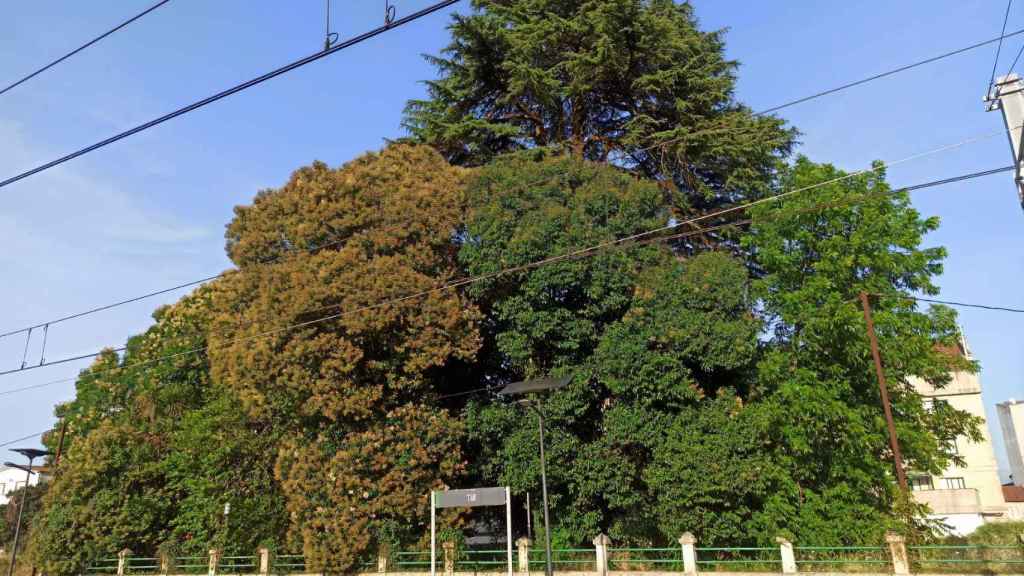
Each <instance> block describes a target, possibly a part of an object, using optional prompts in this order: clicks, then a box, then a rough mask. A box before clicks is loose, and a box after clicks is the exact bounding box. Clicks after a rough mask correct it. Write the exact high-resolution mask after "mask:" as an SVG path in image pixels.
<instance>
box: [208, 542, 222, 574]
mask: <svg viewBox="0 0 1024 576" xmlns="http://www.w3.org/2000/svg"><path fill="white" fill-rule="evenodd" d="M218 564H220V550H218V549H217V548H210V564H209V565H208V566H207V570H206V573H207V575H208V576H217V565H218Z"/></svg>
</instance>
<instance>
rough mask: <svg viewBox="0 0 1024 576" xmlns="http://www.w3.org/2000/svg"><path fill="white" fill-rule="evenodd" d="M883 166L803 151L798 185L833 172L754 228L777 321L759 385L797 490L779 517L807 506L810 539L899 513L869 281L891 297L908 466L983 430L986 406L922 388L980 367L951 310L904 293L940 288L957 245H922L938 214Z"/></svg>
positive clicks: (879, 307)
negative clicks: (958, 404) (975, 412)
mask: <svg viewBox="0 0 1024 576" xmlns="http://www.w3.org/2000/svg"><path fill="white" fill-rule="evenodd" d="M876 168H878V167H877V166H876ZM884 177H885V174H884V171H883V170H881V169H878V170H875V171H873V172H868V173H864V174H860V175H856V176H848V175H846V174H844V173H842V172H841V171H838V170H836V169H835V168H833V167H831V166H829V165H819V164H814V163H812V162H810V161H809V160H807V159H804V158H800V159H798V160H797V162H796V163H795V165H794V166H793V167H792V169H791V170H789V171H788V172H787V173H786V174H785V177H784V178H783V182H784V184H785V187H786V189H796V188H802V187H805V186H809V185H812V184H819V183H822V182H831V183H829V184H825V185H823V186H819V187H817V188H815V189H813V190H808V191H806V192H803V193H800V194H798V195H794V196H790V197H789V198H787V199H785V200H782V201H780V202H778V203H768V204H762V205H760V206H758V207H755V208H754V209H752V210H751V212H752V216H753V218H754V225H753V226H752V227H751V230H750V233H749V235H748V236H747V237H746V238H745V240H744V246H745V248H746V249H747V250H749V251H750V253H751V262H752V266H753V267H755V268H756V269H757V270H759V272H760V278H759V279H758V280H757V282H756V283H755V294H756V295H757V296H758V298H760V306H761V308H762V313H763V315H764V317H765V321H766V325H767V326H769V327H770V328H771V339H770V341H769V342H768V343H767V346H766V347H765V350H764V352H763V354H762V355H761V358H760V361H759V363H758V378H757V379H758V386H759V387H760V388H761V389H762V392H761V393H762V394H763V395H764V402H765V404H766V406H767V407H768V408H769V409H770V410H772V411H773V412H774V413H775V418H776V419H777V420H776V423H775V424H774V425H773V429H774V430H775V433H774V435H775V438H776V441H777V442H778V444H777V446H778V448H777V450H776V451H775V454H774V458H775V459H776V461H777V462H778V463H780V464H781V465H783V466H785V467H786V468H787V469H788V471H789V475H790V477H791V478H792V480H793V482H794V483H795V485H794V488H795V490H796V491H795V493H794V494H793V497H792V498H791V499H790V500H789V501H788V502H779V503H778V504H777V506H778V509H777V514H776V515H775V516H776V517H775V519H774V520H772V522H773V523H775V524H777V525H779V526H781V525H782V522H783V520H782V519H783V518H785V517H786V516H787V515H788V516H789V517H791V518H795V520H790V521H789V522H788V523H789V528H790V530H791V531H792V532H794V533H796V534H798V535H800V536H804V537H816V538H819V539H822V540H832V539H833V538H834V539H835V541H839V540H844V539H845V540H848V541H855V540H858V539H861V540H863V541H876V542H877V541H878V538H880V536H881V530H882V529H883V528H884V527H887V526H890V525H891V524H892V518H891V516H892V509H893V504H894V498H895V488H894V478H893V474H892V472H891V470H892V464H891V463H892V456H891V453H890V451H889V447H888V439H887V433H886V428H885V422H884V419H883V418H882V410H881V406H880V399H879V393H878V385H877V383H876V380H875V377H874V372H873V364H872V360H871V356H870V351H869V347H868V342H867V338H866V333H865V324H864V318H863V313H862V310H861V309H860V306H859V304H858V300H857V296H858V293H859V292H860V291H865V292H868V293H870V294H878V295H881V297H876V298H874V301H873V310H874V320H875V325H876V330H877V333H878V338H879V345H880V348H881V350H882V356H883V364H884V366H885V372H886V380H887V382H888V387H889V393H890V396H891V398H892V403H893V412H894V417H895V421H896V427H897V432H898V435H899V438H900V443H901V447H902V451H903V456H904V459H905V462H906V464H907V466H908V467H909V468H910V469H916V470H921V471H923V472H928V473H938V472H939V471H940V470H941V469H942V468H943V467H944V466H945V465H946V464H947V463H948V462H949V459H950V458H951V457H952V454H950V451H949V446H948V439H951V438H954V437H956V436H959V435H963V436H967V437H969V438H977V434H978V430H977V424H978V422H977V419H976V418H974V417H972V416H970V415H969V414H967V413H965V412H961V411H958V410H953V409H948V410H937V411H929V410H926V409H925V407H924V405H923V402H922V399H921V396H920V395H919V394H918V393H917V392H916V391H915V389H914V381H915V379H919V380H926V381H928V382H931V383H933V384H934V385H936V386H939V387H941V386H943V385H944V384H945V383H946V382H948V380H949V378H950V376H949V375H950V373H951V371H954V370H968V371H971V370H975V369H976V366H975V365H974V363H973V362H971V361H968V360H966V359H965V358H964V357H963V356H962V355H958V354H950V353H949V350H956V349H957V348H956V347H957V344H958V343H957V335H958V331H957V326H956V322H955V315H954V314H953V312H952V311H951V310H948V309H945V308H935V309H932V310H931V311H930V312H929V313H924V312H921V311H919V310H917V309H916V306H915V303H914V302H913V301H912V300H909V299H907V298H902V297H900V296H901V295H902V294H905V293H906V292H909V291H921V292H924V293H926V294H934V293H936V292H937V291H938V289H937V288H936V287H935V285H934V282H933V279H934V277H935V276H936V275H938V274H939V273H940V272H941V270H942V265H941V260H942V258H943V257H944V256H945V251H944V250H943V249H941V248H925V247H922V246H921V244H922V240H923V236H924V235H925V234H926V233H928V232H930V231H932V230H934V229H935V228H936V227H937V226H938V221H937V220H936V219H934V218H932V219H924V218H921V217H920V215H919V214H918V213H917V212H916V211H915V210H914V209H913V208H912V207H911V206H910V201H909V198H908V195H907V194H906V193H894V192H892V191H891V190H890V189H889V187H888V185H887V184H886V183H885V179H884ZM841 178H842V179H841ZM823 206H824V207H823ZM826 509H827V510H828V511H827V512H826ZM832 517H836V518H843V519H844V520H843V522H842V524H839V526H842V527H843V528H844V529H845V534H844V533H841V532H838V531H836V530H834V529H830V528H829V525H828V523H827V522H824V521H823V520H827V519H829V518H832Z"/></svg>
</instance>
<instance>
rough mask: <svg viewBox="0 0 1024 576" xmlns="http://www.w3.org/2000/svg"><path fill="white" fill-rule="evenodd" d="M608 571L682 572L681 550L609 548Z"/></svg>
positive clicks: (675, 548)
mask: <svg viewBox="0 0 1024 576" xmlns="http://www.w3.org/2000/svg"><path fill="white" fill-rule="evenodd" d="M608 569H609V570H622V571H630V572H638V571H654V570H656V571H660V572H682V571H683V549H682V548H681V547H679V546H674V547H672V548H609V549H608Z"/></svg>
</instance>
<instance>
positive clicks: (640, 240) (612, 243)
mask: <svg viewBox="0 0 1024 576" xmlns="http://www.w3.org/2000/svg"><path fill="white" fill-rule="evenodd" d="M945 148H946V147H943V148H942V149H945ZM917 156H919V155H917ZM917 156H914V157H917ZM911 158H913V157H911ZM897 162H898V161H897ZM895 163H896V162H893V163H891V164H890V165H892V164H895ZM883 167H884V166H878V167H874V168H871V169H869V170H864V171H859V172H853V173H850V174H846V175H844V176H840V177H838V178H833V179H830V180H827V181H824V182H819V183H817V184H812V185H809V186H804V187H802V188H798V189H796V190H791V191H788V192H784V193H780V194H776V195H774V196H770V197H767V198H763V199H760V200H755V201H752V202H748V203H746V204H744V205H741V206H737V207H733V208H728V209H723V210H718V211H716V212H713V213H709V214H705V215H701V216H696V217H694V218H689V219H687V220H684V221H681V222H676V223H673V224H669V225H666V226H662V227H659V228H655V229H652V230H647V231H644V232H639V233H637V234H633V235H630V236H626V237H623V238H617V239H615V240H609V241H606V242H602V243H600V244H596V245H593V246H589V247H586V248H580V249H577V250H572V251H570V252H568V253H565V254H560V255H557V256H551V257H548V258H544V259H541V260H537V261H534V262H530V263H527V264H522V265H519V266H513V267H510V268H505V269H502V270H498V271H496V272H491V273H488V274H482V275H478V276H471V277H465V278H461V279H458V280H453V281H451V282H447V283H445V284H442V285H441V286H438V287H435V288H430V289H427V290H422V291H419V292H416V293H413V294H409V295H406V296H401V297H398V298H393V299H389V300H384V301H381V302H378V303H375V304H369V305H366V306H361V307H359V308H356V309H352V310H347V311H341V312H337V313H334V314H330V315H327V316H322V317H319V318H315V319H313V320H307V321H305V322H300V323H297V324H291V325H288V326H284V327H280V328H274V329H271V330H267V331H264V332H258V333H256V334H251V335H248V336H243V337H239V338H235V339H231V340H227V341H225V342H224V344H223V345H222V346H227V345H232V344H238V343H241V342H248V341H252V340H257V339H260V338H265V337H268V336H273V335H276V334H280V333H282V332H288V331H291V330H294V329H296V328H301V327H305V326H311V325H314V324H319V323H322V322H327V321H330V320H335V319H338V318H341V317H344V316H349V315H352V314H358V313H361V312H367V311H370V310H374V309H377V308H381V307H385V306H390V305H394V304H400V303H402V302H406V301H409V300H414V299H419V298H422V297H425V296H428V295H431V294H435V293H439V292H443V291H446V290H451V289H454V288H458V287H461V286H466V285H469V284H473V283H476V282H482V281H485V280H490V279H493V278H497V277H500V276H504V275H507V274H512V273H516V272H523V271H527V270H531V269H535V268H539V267H541V266H545V265H548V264H554V263H557V262H562V261H567V260H573V259H578V258H585V257H589V256H593V255H595V254H597V253H599V252H600V251H602V250H605V249H607V248H613V247H617V246H622V245H638V244H644V243H649V242H660V241H666V240H673V239H679V238H684V237H688V236H697V235H701V234H706V233H708V232H711V231H714V230H719V229H723V228H728V227H734V226H738V225H745V224H751V223H753V219H746V220H741V221H732V222H725V223H721V224H718V225H715V226H711V227H708V228H701V229H695V230H690V231H687V232H682V233H678V234H673V235H669V236H660V237H659V236H656V234H658V233H660V232H663V231H666V230H670V229H676V228H680V227H682V226H686V225H690V224H694V223H696V222H698V221H702V220H706V219H709V218H713V217H716V216H721V215H724V214H727V213H729V212H732V211H734V210H735V209H740V208H742V209H747V208H750V207H753V206H756V205H758V204H762V203H765V202H771V201H776V200H779V199H781V198H784V197H786V196H790V195H792V194H794V193H797V192H803V191H807V190H812V189H815V188H819V187H822V186H826V185H828V184H834V183H837V182H840V181H843V180H847V179H850V178H854V177H856V176H860V175H862V174H864V173H865V172H873V171H878V170H881V169H882V168H883ZM1012 169H1014V167H1013V166H1007V167H1004V168H997V169H994V170H984V171H980V172H974V173H971V174H964V175H961V176H957V177H954V178H945V179H942V180H935V181H932V182H926V183H922V184H916V185H913V186H907V187H903V188H898V189H890V190H884V191H875V192H869V193H867V194H864V195H856V196H850V197H844V198H840V199H838V200H835V201H832V202H824V203H819V204H816V205H814V206H809V207H805V208H803V209H801V210H800V211H799V212H811V211H815V210H820V209H823V208H828V207H835V206H839V205H842V204H852V203H856V202H860V201H863V200H865V199H868V198H873V197H878V196H889V195H894V194H898V193H903V192H908V191H911V190H919V189H922V188H929V187H934V186H939V185H942V184H948V183H951V182H958V181H963V180H968V179H971V178H979V177H982V176H988V175H991V174H996V173H999V172H1004V171H1007V170H1012ZM764 219H765V220H772V219H775V217H772V216H766V217H764ZM340 307H341V305H331V306H325V307H321V308H317V309H313V310H306V311H304V312H303V315H308V314H311V313H318V312H323V311H325V310H330V309H338V308H340ZM211 348H212V347H211V346H201V347H197V348H193V349H191V350H185V351H182V352H178V353H175V354H170V355H167V356H161V357H158V358H153V359H150V360H145V361H140V362H135V363H132V364H128V365H124V366H116V367H113V368H108V369H103V370H97V371H94V372H90V373H88V374H86V375H79V376H74V377H69V378H61V379H58V380H51V381H48V382H43V383H40V384H33V385H29V386H23V387H21V388H13V389H10V390H4V391H0V396H6V395H8V394H16V393H19V392H24V391H27V390H34V389H38V388H43V387H47V386H53V385H56V384H61V383H66V382H73V381H76V380H80V379H83V378H94V377H98V376H101V375H104V374H109V373H112V372H119V371H123V370H130V369H134V368H140V367H143V366H148V365H151V364H156V363H158V362H162V361H164V360H171V359H174V358H181V357H184V356H190V355H194V354H202V353H205V352H207V351H209V350H210V349H211ZM474 392H475V391H474ZM462 394H463V393H456V394H453V395H450V396H459V395H462ZM446 397H448V396H446Z"/></svg>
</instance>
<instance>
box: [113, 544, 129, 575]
mask: <svg viewBox="0 0 1024 576" xmlns="http://www.w3.org/2000/svg"><path fill="white" fill-rule="evenodd" d="M131 555H132V551H131V550H129V549H127V548H125V549H124V550H121V551H120V552H118V553H117V576H124V575H125V574H127V573H128V558H130V557H131Z"/></svg>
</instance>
